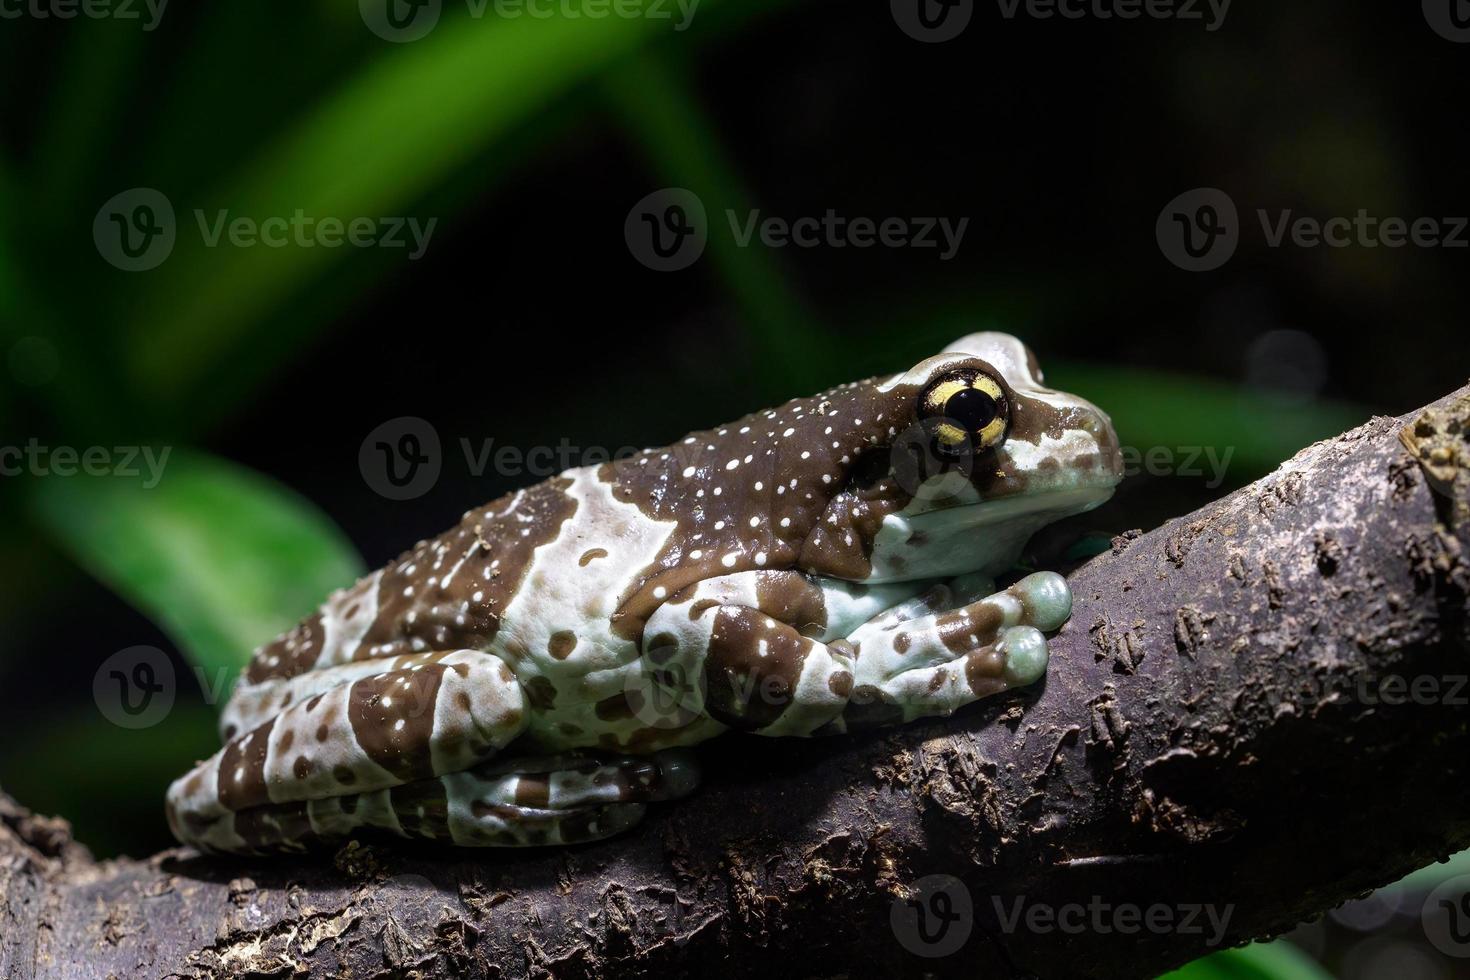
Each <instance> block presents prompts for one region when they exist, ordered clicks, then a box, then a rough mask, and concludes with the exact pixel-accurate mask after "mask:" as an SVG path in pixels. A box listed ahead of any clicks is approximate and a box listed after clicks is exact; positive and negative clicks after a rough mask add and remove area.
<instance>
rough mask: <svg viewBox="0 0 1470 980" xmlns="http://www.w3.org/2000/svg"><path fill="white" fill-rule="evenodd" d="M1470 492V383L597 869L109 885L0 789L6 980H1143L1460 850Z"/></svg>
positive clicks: (212, 867)
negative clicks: (992, 660) (985, 679)
mask: <svg viewBox="0 0 1470 980" xmlns="http://www.w3.org/2000/svg"><path fill="white" fill-rule="evenodd" d="M1467 501H1470V389H1462V390H1461V391H1459V392H1457V393H1455V394H1454V395H1452V396H1450V397H1448V398H1446V399H1444V400H1442V401H1440V402H1438V403H1436V404H1435V405H1433V406H1430V407H1429V408H1428V409H1425V410H1424V411H1423V412H1415V413H1412V414H1411V415H1409V416H1405V417H1404V418H1402V419H1397V420H1396V419H1388V418H1380V419H1374V420H1373V421H1371V422H1369V423H1368V424H1367V425H1365V426H1362V427H1361V428H1359V429H1356V430H1354V431H1353V432H1350V433H1347V434H1344V435H1342V436H1339V437H1337V438H1336V439H1332V440H1328V441H1326V442H1323V443H1319V444H1317V445H1315V446H1312V447H1310V448H1308V449H1306V450H1303V451H1302V452H1301V453H1299V454H1298V455H1297V456H1296V458H1294V459H1293V460H1291V461H1290V462H1288V463H1286V464H1285V465H1284V466H1282V467H1281V468H1280V469H1279V470H1278V471H1277V472H1276V473H1274V474H1272V475H1271V476H1269V477H1267V478H1265V479H1263V480H1261V481H1259V482H1257V483H1255V484H1253V485H1251V486H1249V487H1246V488H1244V489H1242V490H1240V491H1238V492H1236V493H1234V494H1232V495H1230V496H1229V497H1227V498H1225V499H1223V500H1221V501H1218V502H1216V503H1214V504H1212V505H1210V506H1208V507H1205V508H1204V509H1202V510H1200V511H1197V512H1195V513H1194V514H1191V515H1189V516H1187V517H1183V518H1180V519H1178V520H1175V521H1172V522H1170V523H1168V524H1166V525H1164V526H1163V527H1160V528H1157V529H1156V530H1154V531H1151V532H1149V533H1147V534H1142V535H1137V534H1133V535H1125V536H1124V537H1122V538H1119V539H1118V540H1117V541H1116V542H1115V544H1114V548H1113V550H1112V553H1111V554H1107V555H1103V556H1101V557H1099V558H1097V559H1095V560H1094V561H1092V562H1090V563H1088V564H1087V565H1086V566H1084V567H1083V568H1081V569H1079V570H1078V571H1076V572H1075V573H1073V574H1072V576H1071V582H1072V586H1073V589H1074V592H1075V594H1076V597H1077V604H1076V608H1075V611H1074V614H1073V617H1072V620H1071V622H1070V623H1068V624H1067V626H1066V627H1065V628H1064V629H1063V630H1062V632H1061V633H1060V634H1059V635H1058V636H1057V637H1056V639H1055V640H1054V641H1053V644H1052V651H1053V660H1052V666H1051V668H1050V670H1049V672H1048V677H1047V679H1046V681H1045V683H1044V687H1043V688H1041V689H1039V690H1028V691H1023V692H1018V693H1017V694H1016V695H1015V696H1012V697H1010V698H997V699H992V700H991V701H989V702H982V703H981V704H980V705H977V706H975V707H972V708H968V709H965V710H964V711H962V712H960V713H959V714H958V715H956V716H955V717H954V718H952V719H949V720H947V721H936V722H929V723H919V724H915V725H911V726H908V727H905V728H902V729H897V730H892V731H887V732H882V733H878V734H875V735H872V736H868V737H853V738H844V739H831V740H814V741H806V742H798V741H792V740H771V741H766V740H758V739H753V738H739V737H733V736H732V737H728V738H725V739H722V740H720V741H718V742H717V743H714V744H711V745H707V746H703V747H701V753H702V755H703V758H704V762H705V765H704V768H705V771H706V776H705V785H704V787H703V788H702V789H701V790H700V792H699V793H697V794H696V795H695V796H694V797H692V798H690V799H688V800H684V801H681V802H679V803H676V804H671V805H664V806H661V807H657V808H655V810H654V812H652V813H651V814H650V815H649V817H648V818H647V819H646V820H645V822H644V823H643V825H642V826H640V827H639V828H638V829H637V830H635V831H634V832H632V833H631V834H629V835H627V836H625V837H622V838H619V839H615V840H612V841H607V842H604V843H602V844H598V845H591V846H586V847H581V848H576V849H573V850H564V851H544V850H538V851H526V852H507V851H491V852H483V853H468V852H461V853H447V852H443V851H438V852H435V851H428V850H404V849H402V848H399V847H387V846H379V845H358V844H351V845H348V846H347V847H346V848H344V849H342V850H340V851H339V852H337V853H336V854H335V855H331V854H327V855H322V856H321V857H320V858H319V859H317V860H316V861H315V862H304V861H302V860H301V859H284V860H276V861H252V862H244V861H224V860H219V859H205V858H202V857H199V856H198V855H195V854H194V853H192V852H189V851H181V850H178V851H168V852H165V853H163V854H160V855H156V856H154V857H153V858H150V859H148V860H145V861H133V860H119V861H109V862H103V863H94V862H93V861H92V860H91V859H90V858H89V857H88V856H87V855H86V854H85V852H84V851H82V850H81V849H79V848H78V847H76V845H74V844H72V843H71V841H70V838H69V833H68V831H67V830H66V827H65V825H64V824H62V823H61V822H59V821H53V820H44V819H40V818H37V817H34V816H31V815H30V814H28V813H26V812H25V811H24V810H22V809H21V808H19V807H17V806H15V805H14V804H12V803H10V802H9V801H8V800H5V799H4V798H3V797H0V976H5V977H13V978H16V980H30V978H33V977H70V976H85V977H102V976H108V975H116V976H119V977H127V976H135V975H136V976H170V977H173V976H178V977H214V976H244V975H266V976H293V975H301V976H313V977H339V976H352V977H378V976H405V977H406V976H417V977H425V978H429V977H459V976H468V977H494V978H501V977H503V978H518V977H548V976H551V977H598V976H624V975H646V974H654V973H656V974H659V975H670V976H674V975H685V974H691V973H698V974H702V975H705V976H711V975H722V976H723V975H729V976H740V977H745V976H751V977H755V976H761V977H769V976H812V977H827V976H836V975H840V974H844V973H846V974H853V975H870V974H877V975H889V974H895V975H917V974H919V973H924V972H928V973H933V974H941V975H964V976H969V977H975V976H985V977H1002V976H1018V977H1020V976H1040V977H1074V976H1075V977H1139V976H1148V975H1152V974H1156V973H1157V972H1159V971H1161V970H1164V969H1167V968H1169V967H1172V966H1174V965H1177V964H1179V963H1182V962H1185V961H1187V960H1189V959H1192V958H1194V957H1196V956H1199V955H1202V954H1204V953H1207V952H1209V951H1210V950H1211V949H1213V948H1218V947H1219V946H1223V945H1231V944H1235V943H1239V942H1243V941H1245V940H1248V939H1251V938H1257V937H1262V936H1268V935H1272V934H1275V933H1279V932H1281V931H1283V930H1285V929H1288V928H1290V927H1291V926H1292V925H1293V924H1294V923H1296V922H1298V921H1300V920H1301V919H1303V918H1307V917H1310V916H1312V915H1315V914H1317V913H1319V912H1321V911H1323V910H1324V909H1327V908H1330V907H1331V906H1333V905H1336V904H1338V903H1340V902H1342V901H1343V900H1345V899H1347V898H1350V897H1352V896H1355V895H1358V894H1361V893H1363V892H1364V891H1366V890H1368V889H1370V888H1372V887H1374V886H1377V885H1380V884H1384V883H1386V882H1389V881H1391V880H1394V879H1395V878H1397V877H1399V876H1401V875H1403V874H1405V873H1407V872H1408V871H1410V870H1413V869H1414V868H1417V867H1421V866H1423V865H1425V864H1428V863H1430V862H1432V861H1434V860H1436V859H1439V858H1443V857H1446V856H1448V855H1449V854H1451V853H1453V852H1455V851H1457V850H1460V849H1463V848H1465V847H1467V846H1470V724H1467V722H1470V708H1467V707H1465V702H1466V697H1467V696H1470V690H1461V689H1460V688H1461V687H1462V686H1463V678H1464V677H1465V675H1466V674H1470V666H1467V663H1466V655H1467V650H1470V634H1467V618H1466V612H1467V602H1470V600H1467V595H1470V563H1467V558H1466V548H1467V545H1470V503H1467ZM1457 678H1458V679H1459V680H1458V681H1457V680H1456V679H1457ZM160 819H162V818H161V817H160ZM931 875H946V876H950V878H944V879H939V880H938V882H939V884H940V885H943V886H945V887H946V888H947V889H948V891H947V892H946V894H947V896H948V897H946V898H944V899H942V900H938V899H936V898H935V897H934V896H933V895H932V894H931V893H930V892H929V891H928V890H927V889H925V890H919V891H916V888H915V886H916V883H917V882H919V881H920V880H921V879H924V878H926V876H931ZM910 898H914V899H916V900H918V901H919V903H920V904H919V907H920V908H921V909H922V910H924V911H925V912H926V913H927V914H928V916H929V918H926V919H924V920H923V921H920V919H919V917H918V915H917V913H916V912H915V911H914V910H913V909H912V908H910V907H909V906H908V905H907V904H906V900H907V899H910ZM1191 910H1193V911H1191ZM935 916H947V917H951V918H953V917H955V916H957V917H958V918H956V919H954V921H952V922H950V927H949V928H947V929H944V930H940V931H943V932H944V934H945V935H944V938H943V939H942V940H937V941H936V940H934V939H933V934H934V932H935V929H934V928H933V927H935V926H936V923H938V922H939V921H940V920H939V919H938V918H934V917H935ZM916 923H917V925H916ZM920 926H922V927H923V928H920ZM946 944H948V945H950V946H952V945H958V948H957V949H956V950H955V951H953V952H949V953H948V954H947V955H943V956H932V955H930V956H921V955H918V954H920V953H928V954H933V953H936V952H940V951H943V950H944V949H946V948H948V947H947V945H946Z"/></svg>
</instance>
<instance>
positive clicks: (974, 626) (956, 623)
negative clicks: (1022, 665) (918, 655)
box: [894, 604, 1003, 656]
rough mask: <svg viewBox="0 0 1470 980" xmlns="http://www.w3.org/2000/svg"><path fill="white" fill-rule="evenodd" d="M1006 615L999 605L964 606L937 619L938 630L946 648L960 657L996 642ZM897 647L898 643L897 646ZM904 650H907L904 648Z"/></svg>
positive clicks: (936, 628) (935, 623) (935, 626)
mask: <svg viewBox="0 0 1470 980" xmlns="http://www.w3.org/2000/svg"><path fill="white" fill-rule="evenodd" d="M1002 622H1003V617H1002V614H1001V610H1000V608H999V607H998V606H994V605H989V604H985V605H974V606H961V607H960V608H959V609H956V610H954V611H953V612H948V613H945V614H943V615H942V616H940V617H938V618H937V619H936V620H935V621H934V630H935V632H936V633H938V634H939V640H940V642H941V643H943V644H944V646H945V649H947V650H949V651H950V652H951V653H953V654H955V655H956V656H959V655H961V654H965V653H969V652H970V651H972V650H978V649H980V648H981V647H983V646H988V645H989V644H991V643H994V642H995V638H996V636H997V635H999V633H1000V628H1001V624H1002ZM894 648H895V649H897V644H895V645H894ZM899 652H900V653H902V652H903V651H902V650H900V651H899Z"/></svg>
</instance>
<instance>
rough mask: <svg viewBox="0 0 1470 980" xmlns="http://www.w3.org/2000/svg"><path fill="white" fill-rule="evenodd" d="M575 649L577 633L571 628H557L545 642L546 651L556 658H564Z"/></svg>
mask: <svg viewBox="0 0 1470 980" xmlns="http://www.w3.org/2000/svg"><path fill="white" fill-rule="evenodd" d="M575 649H577V634H575V633H573V632H572V631H571V630H557V631H556V632H555V633H553V634H551V639H550V640H548V641H547V643H546V652H547V653H549V654H551V656H552V657H553V658H554V659H556V660H565V659H567V658H568V657H570V656H571V655H572V651H573V650H575Z"/></svg>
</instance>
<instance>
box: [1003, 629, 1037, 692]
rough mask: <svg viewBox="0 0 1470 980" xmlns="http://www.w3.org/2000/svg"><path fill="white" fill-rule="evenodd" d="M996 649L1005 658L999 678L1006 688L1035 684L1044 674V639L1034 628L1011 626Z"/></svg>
mask: <svg viewBox="0 0 1470 980" xmlns="http://www.w3.org/2000/svg"><path fill="white" fill-rule="evenodd" d="M996 649H997V650H998V651H999V652H1000V653H1001V654H1002V655H1003V656H1004V657H1005V666H1004V667H1003V668H1001V677H1002V678H1003V679H1004V680H1005V682H1006V687H1007V688H1012V687H1025V686H1026V685H1028V684H1035V683H1036V682H1037V681H1039V680H1041V678H1042V677H1043V676H1045V674H1046V663H1047V660H1048V653H1047V649H1046V637H1044V636H1042V635H1041V631H1040V630H1038V629H1037V628H1036V627H1034V626H1013V627H1011V628H1010V629H1008V630H1006V631H1005V633H1004V634H1003V635H1002V636H1001V638H1000V642H999V643H998V644H996Z"/></svg>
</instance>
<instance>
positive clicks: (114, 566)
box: [32, 450, 362, 672]
mask: <svg viewBox="0 0 1470 980" xmlns="http://www.w3.org/2000/svg"><path fill="white" fill-rule="evenodd" d="M161 453H162V451H161V450H160V451H158V455H156V456H155V459H162V458H163V457H162V455H161ZM138 465H139V468H140V469H142V471H143V474H144V475H143V476H141V477H139V478H136V479H123V478H118V477H105V476H103V477H85V476H73V477H56V476H51V477H42V478H39V481H38V484H37V486H36V491H35V492H34V493H33V495H32V501H33V505H34V509H35V511H36V512H37V514H38V515H39V517H40V520H41V521H42V523H43V524H44V525H45V526H46V527H47V528H48V529H49V531H50V532H51V533H52V534H53V535H54V536H55V537H56V538H57V539H58V540H59V541H61V542H62V544H63V545H64V546H65V547H66V549H67V550H68V551H69V552H70V553H71V555H72V557H73V558H75V559H76V561H77V562H78V563H79V564H81V565H82V566H83V567H85V568H86V569H87V570H88V571H90V572H91V573H92V574H93V575H95V576H97V578H99V579H101V580H102V581H103V582H105V583H107V584H108V585H109V586H110V587H111V588H112V589H113V590H114V591H116V592H118V593H119V594H120V595H122V596H123V597H124V598H126V599H127V600H128V601H129V602H131V603H133V605H135V606H137V607H138V608H140V609H142V610H143V611H145V612H146V613H147V614H148V615H149V616H150V617H152V618H153V619H154V621H156V622H157V623H159V624H160V625H161V626H163V627H164V629H165V630H167V632H168V633H169V635H170V636H171V637H172V638H173V640H174V641H175V642H176V643H178V644H179V646H180V647H181V648H182V649H183V650H185V651H186V652H187V653H188V654H189V655H190V656H191V657H192V659H193V660H194V662H195V663H196V664H198V665H199V666H200V667H202V668H204V669H205V670H206V671H210V672H216V671H218V670H221V669H226V670H229V671H231V672H233V671H235V670H238V669H239V668H240V667H241V666H243V665H244V663H245V662H246V659H247V658H248V656H249V653H250V651H251V650H253V649H254V648H255V647H256V646H258V645H259V644H260V643H261V642H262V641H264V640H266V639H269V638H270V637H271V636H273V635H275V634H276V633H279V632H281V631H283V630H285V629H286V628H288V627H289V626H290V625H291V624H293V623H294V622H296V621H297V620H299V619H300V618H301V617H302V616H303V615H305V614H306V613H307V612H309V611H310V610H311V609H312V608H314V607H315V606H316V605H317V604H318V603H319V602H320V601H321V600H322V599H323V598H324V597H325V596H326V595H327V593H329V592H330V591H331V590H332V589H334V588H338V587H341V586H343V585H346V584H348V583H350V582H351V581H352V580H353V579H354V578H356V577H357V576H358V575H360V574H361V572H362V565H361V561H360V559H359V558H358V557H357V556H356V555H355V554H354V552H353V550H352V547H351V545H350V544H349V543H348V541H347V539H346V538H345V537H344V536H343V535H342V534H341V532H340V531H338V529H337V528H336V527H334V526H333V525H332V524H331V523H330V522H329V521H328V520H327V519H326V518H325V517H323V516H322V515H321V514H320V513H318V512H317V511H316V509H315V508H313V507H312V506H311V504H309V503H308V502H306V501H305V500H302V499H301V498H300V497H298V496H296V495H295V494H294V493H292V492H290V491H289V490H287V489H285V488H284V487H282V486H280V485H279V484H277V483H275V482H273V481H271V480H269V479H267V478H266V477H264V476H261V475H260V474H258V473H254V472H251V471H249V470H246V469H243V468H241V467H238V466H235V465H233V464H229V463H225V462H223V461H221V460H217V459H213V458H210V457H207V456H203V455H199V454H190V453H184V452H175V453H172V454H170V455H169V456H168V457H167V459H166V465H165V466H164V467H163V477H162V479H161V480H157V481H156V483H157V485H156V486H150V485H149V484H150V478H149V476H148V473H149V469H148V467H147V466H146V465H144V464H143V463H142V462H141V461H140V462H139V464H138Z"/></svg>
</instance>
